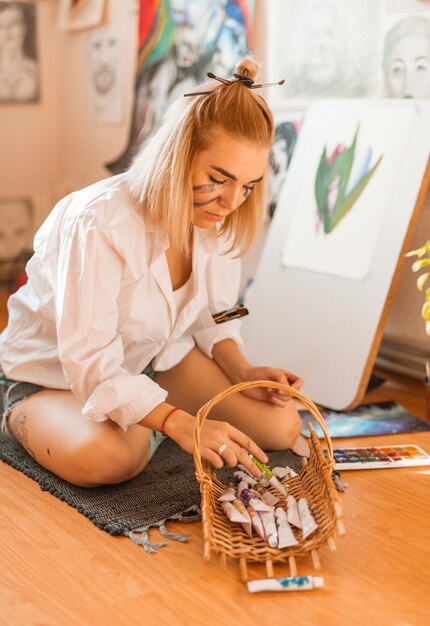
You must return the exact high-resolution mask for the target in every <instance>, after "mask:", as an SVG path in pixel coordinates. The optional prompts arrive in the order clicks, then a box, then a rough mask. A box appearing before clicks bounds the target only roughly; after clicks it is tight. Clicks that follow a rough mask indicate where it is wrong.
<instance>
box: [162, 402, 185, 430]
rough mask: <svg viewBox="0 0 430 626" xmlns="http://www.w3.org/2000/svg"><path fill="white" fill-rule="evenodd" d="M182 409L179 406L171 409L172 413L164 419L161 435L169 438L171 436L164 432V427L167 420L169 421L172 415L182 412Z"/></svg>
mask: <svg viewBox="0 0 430 626" xmlns="http://www.w3.org/2000/svg"><path fill="white" fill-rule="evenodd" d="M180 410H181V409H180V408H179V407H177V406H175V407H174V408H173V409H170V411H169V412H168V413H167V415H166V417H165V418H164V420H163V422H162V424H161V426H160V433H161V434H162V435H164V436H165V437H168V436H169V435H168V434H167V433H166V431H165V430H164V426H165V425H166V422H167V420H168V419H169V417H170V416H171V415H172V413H174V412H175V411H180Z"/></svg>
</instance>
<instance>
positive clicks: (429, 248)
mask: <svg viewBox="0 0 430 626" xmlns="http://www.w3.org/2000/svg"><path fill="white" fill-rule="evenodd" d="M426 252H430V241H426V242H425V244H424V245H422V246H421V248H417V249H416V250H410V251H409V252H407V253H406V254H405V256H417V257H419V258H421V257H422V256H424V255H425V253H426Z"/></svg>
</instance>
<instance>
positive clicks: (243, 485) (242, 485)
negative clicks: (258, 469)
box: [237, 480, 249, 498]
mask: <svg viewBox="0 0 430 626" xmlns="http://www.w3.org/2000/svg"><path fill="white" fill-rule="evenodd" d="M244 489H249V485H248V483H247V482H246V481H245V480H241V481H240V483H239V484H238V486H237V497H238V498H240V494H241V493H242V491H243V490H244Z"/></svg>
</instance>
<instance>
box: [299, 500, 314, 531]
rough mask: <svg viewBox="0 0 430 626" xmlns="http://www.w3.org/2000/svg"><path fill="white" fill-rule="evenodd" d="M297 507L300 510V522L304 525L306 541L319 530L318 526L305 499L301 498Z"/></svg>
mask: <svg viewBox="0 0 430 626" xmlns="http://www.w3.org/2000/svg"><path fill="white" fill-rule="evenodd" d="M297 506H298V509H299V515H300V521H301V523H302V530H303V539H306V538H307V537H309V535H312V533H313V532H314V531H315V530H316V529H317V528H318V524H317V523H316V521H315V519H314V516H313V515H312V513H311V510H310V508H309V505H308V503H307V501H306V500H305V498H300V500H299V502H298V505H297Z"/></svg>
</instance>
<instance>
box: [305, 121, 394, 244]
mask: <svg viewBox="0 0 430 626" xmlns="http://www.w3.org/2000/svg"><path fill="white" fill-rule="evenodd" d="M359 128H360V124H357V130H356V131H355V134H354V139H353V141H352V144H351V145H350V146H349V147H346V146H345V145H344V144H338V145H337V146H336V147H335V148H334V150H333V151H332V152H331V154H330V155H327V146H324V150H323V152H322V155H321V159H320V163H319V166H318V170H317V173H316V177H315V198H316V203H317V229H319V227H320V226H321V225H322V226H323V228H324V232H325V233H327V234H328V233H330V232H331V231H332V230H334V229H335V228H336V226H337V225H338V224H339V222H340V220H341V219H343V218H344V217H345V215H347V214H348V211H350V210H351V209H352V207H353V206H354V205H355V203H356V202H357V200H358V198H359V197H360V195H361V193H362V192H363V191H364V189H365V188H366V185H367V184H368V182H369V180H370V179H371V177H372V176H373V174H374V173H375V171H376V169H377V167H378V165H379V164H380V162H381V159H382V156H383V155H381V156H379V157H378V158H377V160H376V162H375V163H374V164H372V162H373V161H374V159H373V150H372V148H371V146H367V147H365V148H364V150H363V152H362V155H361V158H360V155H358V154H357V150H356V148H357V137H358V132H359ZM357 162H358V168H357V167H356V168H355V172H354V165H356V164H357Z"/></svg>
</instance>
